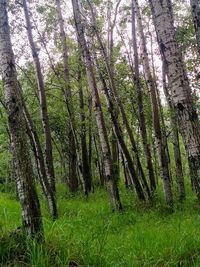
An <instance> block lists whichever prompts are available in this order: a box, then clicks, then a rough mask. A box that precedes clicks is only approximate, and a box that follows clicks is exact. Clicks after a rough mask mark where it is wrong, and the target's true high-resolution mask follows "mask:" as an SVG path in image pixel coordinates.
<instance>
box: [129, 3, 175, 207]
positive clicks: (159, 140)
mask: <svg viewBox="0 0 200 267" xmlns="http://www.w3.org/2000/svg"><path fill="white" fill-rule="evenodd" d="M134 1H135V8H136V14H137V18H138V29H139V33H140V38H141V48H142V60H143V67H144V75H145V79H146V81H147V86H148V89H149V93H150V97H151V108H152V118H153V125H154V134H155V142H156V151H157V154H158V162H159V168H160V174H161V178H162V181H163V188H164V193H165V199H166V203H167V204H168V205H170V206H171V205H172V204H173V195H172V189H171V182H170V180H171V179H170V173H169V168H168V159H167V156H166V153H165V146H164V142H163V141H164V140H163V136H162V131H161V125H160V118H159V109H158V101H157V96H156V88H155V82H154V79H153V77H152V74H151V69H150V64H149V59H148V52H147V45H146V38H145V36H144V32H143V25H142V20H141V16H140V11H139V6H138V2H137V0H134Z"/></svg>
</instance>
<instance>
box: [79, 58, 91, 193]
mask: <svg viewBox="0 0 200 267" xmlns="http://www.w3.org/2000/svg"><path fill="white" fill-rule="evenodd" d="M81 65H82V62H81V59H80V60H79V67H78V86H79V105H80V110H81V111H80V113H81V114H80V119H81V152H82V173H83V178H84V181H85V193H86V194H88V193H89V192H90V191H91V189H92V177H91V172H90V165H89V158H88V149H87V139H86V137H87V135H86V120H85V110H84V106H85V105H84V99H83V88H82V81H81V79H82V76H81Z"/></svg>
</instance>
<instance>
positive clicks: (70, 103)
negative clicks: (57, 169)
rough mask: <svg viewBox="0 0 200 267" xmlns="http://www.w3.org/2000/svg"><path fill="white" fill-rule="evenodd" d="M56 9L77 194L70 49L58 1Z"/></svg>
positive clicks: (72, 176)
mask: <svg viewBox="0 0 200 267" xmlns="http://www.w3.org/2000/svg"><path fill="white" fill-rule="evenodd" d="M56 9H57V15H58V22H59V27H60V39H61V44H62V58H63V65H64V80H65V84H66V89H65V90H64V98H65V102H66V104H67V105H68V109H69V112H70V114H71V116H70V118H69V119H70V120H71V122H70V123H69V129H70V130H69V136H68V139H69V190H70V192H72V193H75V192H76V191H77V190H78V178H77V171H76V167H77V157H76V151H77V148H76V145H78V144H77V143H76V140H75V136H74V133H75V122H74V117H73V116H74V114H73V112H74V107H73V101H72V100H73V99H72V92H71V87H70V73H69V63H68V61H69V60H68V47H67V42H66V33H65V29H64V20H63V16H62V11H61V5H60V0H56Z"/></svg>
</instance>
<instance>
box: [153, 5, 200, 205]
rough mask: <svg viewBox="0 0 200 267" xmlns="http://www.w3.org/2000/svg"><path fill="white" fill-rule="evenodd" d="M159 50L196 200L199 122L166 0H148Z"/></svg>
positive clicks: (199, 175)
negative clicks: (164, 66) (164, 65)
mask: <svg viewBox="0 0 200 267" xmlns="http://www.w3.org/2000/svg"><path fill="white" fill-rule="evenodd" d="M149 3H150V6H151V10H152V14H153V20H154V25H155V29H156V33H157V38H158V44H159V48H160V53H161V56H162V60H163V62H164V64H166V69H167V77H168V83H169V88H170V90H171V98H172V101H173V106H174V109H175V111H176V114H177V117H178V122H179V125H180V129H181V133H182V136H183V140H184V144H185V148H186V151H187V155H188V161H189V166H190V174H191V179H192V181H193V183H194V185H195V188H196V192H197V196H198V198H199V201H200V125H199V120H198V115H197V111H196V109H195V106H194V103H193V100H192V94H191V88H190V85H189V81H188V78H187V74H186V70H185V65H184V62H183V58H182V54H181V51H180V48H179V45H178V43H177V41H176V36H175V29H174V22H173V11H172V6H171V2H170V1H169V0H163V1H162V2H160V1H159V0H150V1H149Z"/></svg>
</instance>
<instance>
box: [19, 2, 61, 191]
mask: <svg viewBox="0 0 200 267" xmlns="http://www.w3.org/2000/svg"><path fill="white" fill-rule="evenodd" d="M23 8H24V15H25V20H26V29H27V35H28V40H29V44H30V47H31V51H32V57H33V61H34V65H35V73H36V78H37V84H38V92H39V100H40V109H41V119H42V125H43V131H44V136H45V155H46V168H47V177H48V180H49V183H50V185H51V188H52V190H53V192H54V193H55V191H56V188H55V174H54V167H53V155H52V141H51V130H50V126H49V117H48V110H47V101H46V92H45V86H44V80H43V76H42V70H41V66H40V60H39V56H38V52H37V48H36V45H35V43H34V40H33V34H32V25H31V21H30V15H29V10H28V6H27V1H26V0H23Z"/></svg>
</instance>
